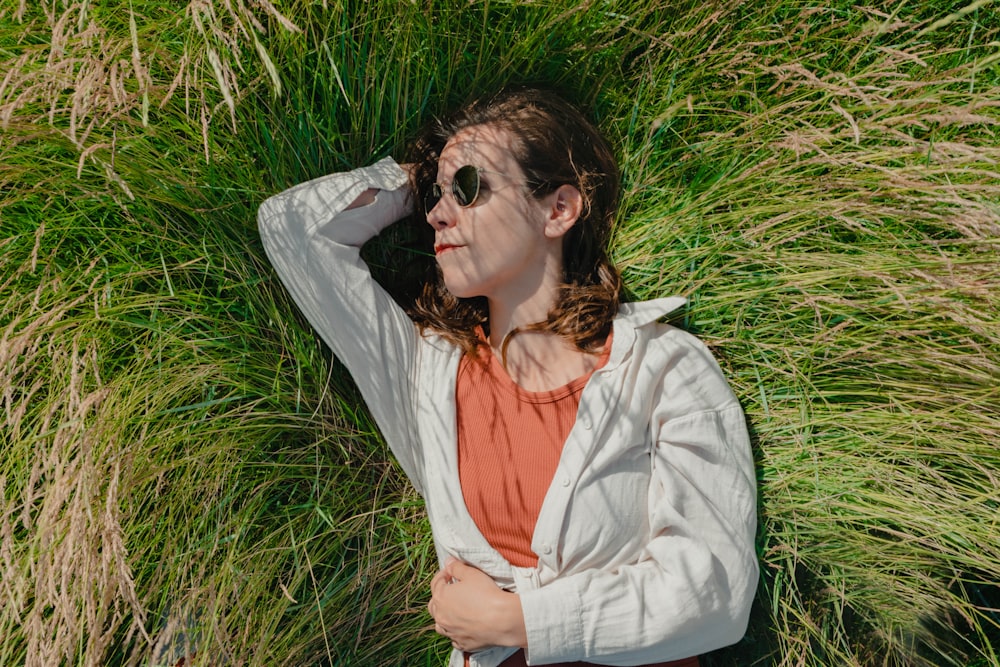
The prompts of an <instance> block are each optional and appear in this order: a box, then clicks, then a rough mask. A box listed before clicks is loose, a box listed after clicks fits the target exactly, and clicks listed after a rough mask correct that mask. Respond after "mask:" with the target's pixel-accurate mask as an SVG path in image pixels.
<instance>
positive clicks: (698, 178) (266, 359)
mask: <svg viewBox="0 0 1000 667" xmlns="http://www.w3.org/2000/svg"><path fill="white" fill-rule="evenodd" d="M997 9H998V8H997V6H996V3H995V2H989V1H988V0H979V1H978V2H973V3H971V4H968V5H964V6H963V5H954V4H953V3H946V2H934V3H925V4H923V5H920V6H912V7H911V6H909V5H906V4H899V5H888V4H886V5H876V6H868V7H857V6H855V5H852V4H850V3H844V2H838V3H828V4H827V5H825V6H813V5H803V4H801V3H793V2H779V1H778V0H760V1H758V2H752V3H740V2H722V1H720V2H710V3H685V2H673V3H670V4H667V5H664V4H663V3H662V2H658V1H657V2H654V1H653V0H633V1H631V2H613V1H610V0H609V1H607V2H585V3H575V2H568V1H563V2H553V3H527V2H524V3H522V2H491V3H482V2H472V3H455V4H453V5H452V4H448V3H442V4H436V3H430V2H428V3H396V2H378V3H374V2H372V3H367V2H366V3H361V2H356V3H355V2H346V1H341V2H334V1H333V0H330V1H329V2H304V1H298V0H294V1H292V0H290V1H289V2H283V3H282V2H278V3H274V4H272V3H270V2H268V1H267V0H257V1H255V2H238V3H219V2H214V1H212V0H198V1H196V2H191V3H189V4H187V5H183V6H178V5H174V4H168V3H161V2H154V1H153V0H143V1H133V2H131V3H129V4H127V5H120V6H114V7H109V6H96V5H94V4H92V3H89V2H86V1H84V2H77V3H71V2H41V3H37V4H30V5H29V4H28V3H11V2H8V3H5V4H4V5H2V6H0V58H2V60H3V66H2V67H0V184H2V193H0V421H2V427H0V488H2V498H3V501H2V505H0V601H2V602H0V638H2V639H0V664H4V665H6V664H25V665H46V666H48V665H53V664H81V665H139V664H141V665H173V664H176V663H177V662H178V661H179V660H180V659H181V658H182V657H184V656H187V659H188V664H204V665H207V664H260V665H274V664H278V665H307V664H331V665H332V664H358V665H375V664H386V665H389V664H442V662H443V656H444V655H445V653H446V652H447V646H446V645H445V644H443V643H442V642H441V641H439V640H438V639H437V638H436V636H435V635H434V633H433V632H432V631H431V628H430V625H429V618H428V617H427V616H426V614H425V613H424V611H423V607H424V604H425V603H426V600H427V582H428V578H429V576H430V575H431V573H432V572H433V570H434V567H435V563H434V562H433V555H432V549H431V548H430V543H429V539H428V529H427V525H426V520H425V518H424V515H423V511H422V507H421V505H420V502H419V499H418V498H417V497H416V495H415V494H414V492H413V491H412V490H411V489H410V488H409V487H408V486H407V484H406V482H405V480H404V479H403V478H402V476H401V474H400V472H399V470H398V469H397V468H396V467H395V465H394V464H393V463H392V461H391V459H390V457H389V455H388V454H387V452H386V450H385V449H384V447H383V445H382V444H381V440H380V438H379V436H378V434H377V433H376V431H375V428H374V425H373V424H372V422H371V419H370V417H369V416H368V415H367V412H366V411H365V410H364V408H363V405H362V404H361V402H360V399H359V397H358V395H357V393H356V391H355V390H354V388H353V385H352V384H351V382H350V379H349V378H348V377H347V376H346V374H345V373H344V371H343V369H342V368H341V367H340V366H339V365H338V364H337V363H336V360H333V359H331V358H330V355H329V353H328V351H327V350H325V349H324V348H323V346H322V345H321V344H320V343H319V342H318V341H317V339H316V338H315V336H314V335H313V334H312V332H311V331H310V330H309V328H308V326H307V325H306V324H305V323H304V321H303V320H302V319H301V318H300V317H299V316H298V315H297V313H296V311H295V309H294V306H293V305H292V304H291V302H290V300H289V299H288V298H287V296H286V295H285V294H284V292H283V290H282V288H281V286H280V285H279V284H278V282H277V281H276V279H275V277H274V276H273V274H272V273H271V271H270V269H269V267H268V266H267V263H266V261H264V258H263V254H262V252H261V249H260V247H259V245H258V241H257V237H256V231H255V224H254V212H255V209H256V206H257V205H258V204H259V202H260V201H261V200H262V199H263V198H265V197H266V196H267V195H269V194H271V193H273V192H276V191H278V190H280V189H282V188H284V187H286V186H288V185H291V184H293V183H296V182H299V181H301V180H304V179H306V178H310V177H313V176H317V175H319V174H322V173H325V172H328V171H332V170H337V169H344V168H348V167H350V166H352V165H357V164H361V163H367V162H370V161H372V160H374V159H375V158H377V157H380V156H382V155H385V154H390V153H391V154H394V155H401V154H402V150H403V149H404V147H405V145H406V142H407V139H408V137H410V136H412V134H413V132H414V131H415V129H416V128H417V127H418V126H419V125H420V124H421V123H423V122H424V121H425V120H426V119H428V118H429V117H431V116H432V115H433V114H435V113H440V112H441V111H442V110H444V109H446V108H448V107H449V106H451V105H453V104H455V103H457V102H459V101H461V100H464V99H466V98H467V97H468V96H470V95H473V94H476V93H479V92H482V91H486V90H489V89H492V88H493V87H495V86H497V85H500V84H502V83H504V82H508V81H540V82H545V83H548V84H551V85H554V86H556V87H558V88H560V89H561V90H563V91H564V93H565V94H567V95H568V96H570V97H572V98H574V99H576V100H578V101H580V102H581V103H583V104H585V105H588V106H590V107H591V108H593V109H594V110H595V114H596V115H597V117H598V120H599V121H600V123H601V125H602V127H604V128H605V130H606V131H607V133H608V134H609V136H610V137H611V138H612V139H613V142H614V143H615V145H616V148H617V150H618V153H619V156H620V159H621V163H622V167H623V175H624V179H625V197H624V203H623V211H622V215H621V224H620V228H619V230H618V233H617V236H616V241H615V249H614V253H615V257H616V259H617V260H618V262H619V263H620V265H621V266H622V267H623V269H624V272H625V276H626V279H627V283H628V288H629V290H630V291H631V292H632V293H633V294H634V295H635V296H636V297H638V298H646V297H652V296H657V295H663V294H671V293H683V294H687V295H689V296H690V297H691V303H690V306H689V307H688V309H687V310H686V311H685V312H684V313H683V315H682V316H681V319H680V320H679V323H680V324H682V325H684V326H686V327H688V328H689V329H691V330H692V331H695V332H696V333H698V334H699V335H700V336H702V337H703V338H704V339H705V340H706V341H707V342H709V344H710V345H712V346H713V348H714V349H715V351H716V352H717V354H718V355H719V357H720V359H721V360H722V362H723V365H724V367H725V369H726V371H727V373H728V375H729V377H730V378H731V380H732V383H733V386H734V388H735V390H736V392H737V394H738V395H739V397H740V398H741V400H742V401H743V403H744V406H745V407H746V409H747V413H748V417H749V419H750V422H751V426H752V429H753V433H754V436H755V450H756V457H757V465H758V474H759V479H760V487H761V496H760V516H761V530H760V535H759V552H760V556H761V560H762V564H763V568H762V569H763V577H762V582H761V588H760V593H759V595H758V601H757V607H756V609H755V613H754V618H753V619H752V623H751V628H750V632H749V633H748V636H747V638H746V639H745V640H744V641H743V642H741V643H740V644H738V645H736V646H735V647H732V648H730V649H727V650H724V651H720V652H718V653H716V654H714V655H712V656H710V657H708V658H707V659H706V660H705V662H706V663H707V664H715V665H735V664H740V665H750V664H773V665H834V664H836V665H841V664H844V665H920V664H926V665H944V664H955V665H976V666H980V665H1000V656H998V653H1000V650H998V646H1000V612H998V608H1000V588H998V585H997V582H998V581H1000V566H998V563H1000V525H998V518H997V517H998V516H1000V450H998V448H997V447H996V443H997V442H998V441H1000V417H998V415H1000V396H998V394H1000V390H998V388H997V387H998V380H1000V340H998V338H1000V321H998V320H1000V316H998V313H1000V308H998V306H1000V303H998V300H1000V296H998V294H1000V275H998V271H1000V270H998V268H997V266H998V259H1000V255H998V239H1000V167H998V161H1000V142H998V140H997V130H998V128H997V126H998V124H1000V110H998V106H1000V102H998V100H1000V50H998V49H1000V46H998V45H1000V21H998V19H997V17H998V12H997ZM405 237H406V234H405V233H403V234H399V235H390V237H389V238H387V239H383V240H380V241H379V242H377V243H376V244H375V245H374V247H373V248H371V249H370V256H371V258H372V263H373V264H374V265H375V266H376V269H377V271H378V273H379V274H380V275H386V276H387V279H388V278H389V277H390V276H389V274H388V272H387V271H385V270H384V269H385V268H386V267H387V266H395V265H397V264H398V262H399V258H400V257H402V258H404V260H405V259H406V258H409V257H411V255H410V254H408V251H407V250H406V248H405V247H404V246H403V245H401V244H404V243H405ZM404 280H405V276H404Z"/></svg>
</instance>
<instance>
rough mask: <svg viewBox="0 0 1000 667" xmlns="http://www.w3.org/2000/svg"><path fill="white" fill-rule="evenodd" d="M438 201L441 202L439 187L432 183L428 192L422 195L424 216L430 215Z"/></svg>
mask: <svg viewBox="0 0 1000 667" xmlns="http://www.w3.org/2000/svg"><path fill="white" fill-rule="evenodd" d="M439 201H441V186H440V185H438V184H437V183H432V184H431V187H430V190H428V191H427V194H425V195H424V214H427V213H430V212H431V209H432V208H434V207H435V206H437V203H438V202H439Z"/></svg>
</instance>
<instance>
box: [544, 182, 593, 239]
mask: <svg viewBox="0 0 1000 667" xmlns="http://www.w3.org/2000/svg"><path fill="white" fill-rule="evenodd" d="M544 201H545V203H546V207H547V208H546V214H547V215H546V219H545V236H547V237H548V238H550V239H557V238H560V237H562V236H563V235H564V234H566V232H568V231H569V230H570V228H572V227H573V225H574V224H576V221H577V220H578V219H579V218H580V213H581V211H583V195H581V194H580V191H579V190H577V189H576V188H575V187H574V186H572V185H560V186H559V187H558V188H557V189H556V191H555V192H553V193H551V194H550V195H548V196H547V197H546V198H545V200H544Z"/></svg>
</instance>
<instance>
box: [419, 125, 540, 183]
mask: <svg viewBox="0 0 1000 667" xmlns="http://www.w3.org/2000/svg"><path fill="white" fill-rule="evenodd" d="M514 147H515V140H514V137H513V135H512V134H511V133H510V132H508V131H507V130H503V129H500V128H495V127H492V126H489V125H476V126H473V127H466V128H463V129H461V130H459V131H458V132H456V133H455V135H454V136H452V138H451V139H449V140H448V143H447V144H445V146H444V149H443V150H442V151H441V157H440V158H439V159H438V176H439V177H440V176H444V177H449V176H450V175H451V174H454V173H455V171H456V170H458V168H459V167H463V166H465V165H467V164H469V165H472V166H474V167H482V168H484V169H491V170H493V171H496V172H499V173H501V174H512V175H513V174H519V173H520V166H519V165H518V164H517V160H516V159H515V158H514V155H513V150H514Z"/></svg>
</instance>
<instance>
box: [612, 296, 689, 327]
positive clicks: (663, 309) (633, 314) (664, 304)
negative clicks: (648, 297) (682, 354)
mask: <svg viewBox="0 0 1000 667" xmlns="http://www.w3.org/2000/svg"><path fill="white" fill-rule="evenodd" d="M685 303H687V299H686V298H684V297H682V296H666V297H662V298H660V299H653V300H652V301H633V302H631V303H622V304H619V306H618V318H617V319H619V320H622V321H624V322H627V323H628V324H630V325H632V326H633V327H641V326H644V325H646V324H650V323H652V322H655V321H656V320H658V319H660V318H661V317H663V316H664V315H668V314H670V313H672V312H674V311H675V310H677V309H678V308H680V307H681V306H683V305H684V304H685Z"/></svg>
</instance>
